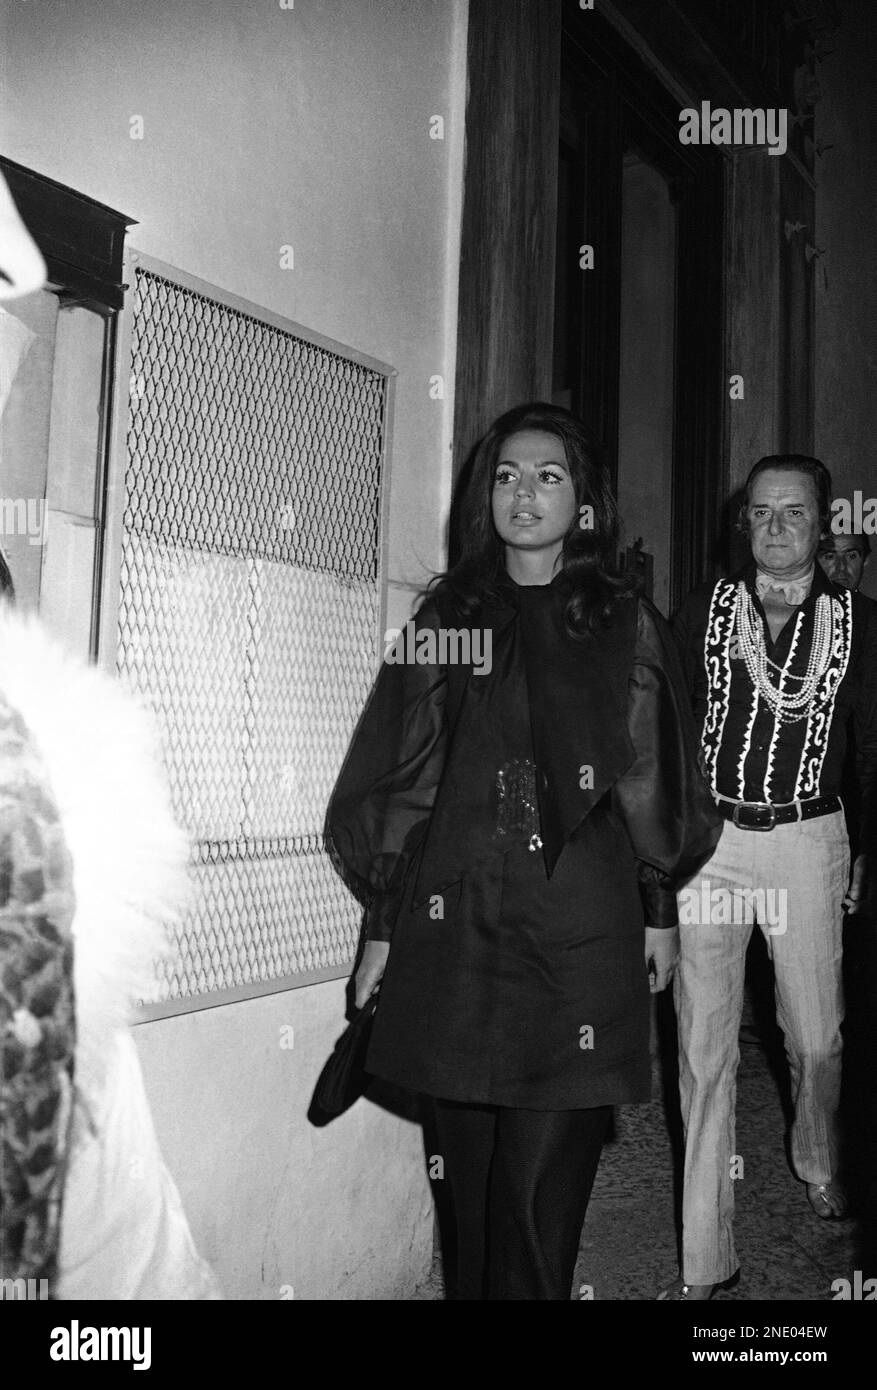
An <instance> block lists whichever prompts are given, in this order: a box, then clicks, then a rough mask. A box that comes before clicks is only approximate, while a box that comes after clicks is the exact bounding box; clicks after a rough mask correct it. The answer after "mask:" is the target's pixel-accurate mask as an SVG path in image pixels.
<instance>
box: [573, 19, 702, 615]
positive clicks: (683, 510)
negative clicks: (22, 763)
mask: <svg viewBox="0 0 877 1390" xmlns="http://www.w3.org/2000/svg"><path fill="white" fill-rule="evenodd" d="M561 72H562V81H563V83H564V90H565V92H568V91H569V89H570V88H573V89H574V91H575V94H576V99H577V103H578V107H579V111H578V117H579V119H578V129H579V141H580V144H579V152H580V156H581V160H582V168H583V189H582V196H583V204H582V223H581V226H582V235H581V240H582V241H583V242H587V243H589V244H591V245H593V246H594V248H595V269H594V270H593V271H589V272H583V273H582V277H581V304H580V307H579V308H578V313H577V314H576V317H577V318H578V320H579V322H580V324H581V331H580V341H581V350H580V359H579V363H578V373H577V377H576V378H575V379H574V381H573V408H574V409H575V410H577V411H578V412H579V413H580V414H581V415H582V416H583V417H584V418H585V419H587V420H588V421H589V422H590V423H591V424H592V427H593V428H594V429H595V430H596V432H597V434H598V437H599V438H600V441H601V443H602V445H603V448H604V450H605V452H606V456H607V460H608V463H609V467H610V470H611V473H612V478H613V483H614V484H616V485H617V474H618V409H619V387H620V347H621V178H622V160H623V154H624V150H625V147H626V146H627V145H628V144H632V145H635V146H636V147H637V148H638V149H639V150H641V152H642V153H643V155H644V156H645V157H646V158H647V159H648V160H649V161H650V162H651V163H653V164H654V165H655V167H656V168H658V170H659V171H660V172H661V174H662V175H663V176H664V177H665V178H666V179H667V181H668V182H669V184H670V189H671V195H672V197H673V199H674V202H675V204H676V208H677V237H676V287H677V289H676V313H675V323H674V365H673V377H674V388H673V394H674V404H673V468H672V486H671V538H670V554H671V573H670V606H671V609H674V608H675V607H676V606H677V605H678V604H679V603H680V602H681V600H682V598H683V597H684V596H685V594H686V593H687V592H688V591H689V590H690V589H692V588H693V587H695V586H696V585H697V584H699V583H702V582H703V581H704V580H707V579H709V578H712V577H714V575H715V574H716V573H717V571H718V567H719V545H720V536H721V524H722V518H721V512H722V504H723V502H724V497H725V492H726V490H727V466H726V460H725V450H724V448H723V444H724V409H725V408H724V401H725V392H724V390H723V380H724V338H725V334H724V303H723V279H724V274H723V271H724V186H725V163H726V161H725V159H724V157H723V155H722V154H720V153H719V152H718V151H717V150H715V149H713V148H712V147H705V148H702V147H700V146H685V145H681V144H680V143H679V138H678V132H679V109H680V108H679V102H678V98H674V97H673V96H672V94H671V93H669V92H668V91H667V89H666V88H665V87H664V85H663V84H662V83H661V82H660V81H659V79H658V78H657V77H655V76H654V74H653V73H652V72H651V71H650V70H649V69H648V68H647V67H646V65H645V64H644V63H643V61H642V60H641V59H640V58H639V56H638V55H637V54H636V53H635V52H634V51H633V49H631V48H630V46H629V45H628V44H627V43H626V42H625V41H624V40H623V39H622V38H621V36H620V35H619V34H618V33H617V32H616V30H615V29H613V27H612V26H611V24H609V22H608V21H607V20H605V19H603V18H601V17H599V16H597V15H596V14H595V13H590V12H588V13H587V14H586V13H583V12H582V11H581V10H579V8H578V7H573V6H565V7H564V13H563V38H562V67H561ZM571 133H572V128H571V118H570V114H569V112H565V120H564V125H563V127H562V130H561V138H562V139H563V138H565V139H567V140H569V139H570V137H571ZM600 256H602V260H600V259H598V258H599V257H600Z"/></svg>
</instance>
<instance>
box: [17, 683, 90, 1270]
mask: <svg viewBox="0 0 877 1390" xmlns="http://www.w3.org/2000/svg"><path fill="white" fill-rule="evenodd" d="M73 908H74V898H73V887H72V865H71V862H70V856H69V854H68V852H67V848H66V845H65V842H64V838H63V835H62V832H61V826H60V822H59V815H58V810H57V807H56V805H55V803H54V800H53V798H52V796H51V793H50V792H49V789H48V784H47V780H46V775H45V770H44V768H43V766H42V763H41V760H40V757H39V754H38V752H37V750H36V748H35V746H34V743H33V740H32V738H31V736H30V734H29V732H28V730H27V728H26V727H25V725H24V723H23V721H22V720H21V718H20V716H19V715H18V714H17V713H16V712H15V711H14V710H13V709H12V708H11V706H10V705H9V704H8V702H7V700H6V699H5V697H4V696H3V694H2V692H0V1050H2V1075H0V1087H2V1090H0V1129H2V1160H0V1276H2V1277H3V1278H15V1279H35V1280H39V1279H47V1280H48V1281H49V1291H50V1296H51V1294H52V1292H53V1289H52V1285H53V1283H54V1279H55V1266H56V1259H57V1251H58V1233H59V1218H60V1197H61V1188H62V1184H63V1179H64V1154H65V1152H66V1146H67V1137H68V1130H69V1120H70V1114H71V1096H72V1083H73V1054H74V1047H75V1036H76V1035H75V1022H74V1006H73V945H72V937H71V922H72V918H73Z"/></svg>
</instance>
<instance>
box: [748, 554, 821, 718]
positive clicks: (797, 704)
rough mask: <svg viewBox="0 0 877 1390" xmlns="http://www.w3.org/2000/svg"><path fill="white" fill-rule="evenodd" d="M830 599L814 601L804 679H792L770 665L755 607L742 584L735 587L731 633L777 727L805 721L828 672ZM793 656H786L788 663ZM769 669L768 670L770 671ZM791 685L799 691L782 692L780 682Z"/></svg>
mask: <svg viewBox="0 0 877 1390" xmlns="http://www.w3.org/2000/svg"><path fill="white" fill-rule="evenodd" d="M831 629H832V613H831V599H830V598H829V596H828V594H820V595H819V597H818V599H817V600H816V616H815V619H814V623H813V641H812V643H811V644H810V656H809V658H808V661H807V670H806V673H805V674H804V675H803V676H795V675H793V674H792V673H791V672H788V671H786V669H785V668H784V667H783V666H778V665H777V663H776V662H775V661H771V659H770V657H769V656H768V654H767V642H766V641H765V636H764V625H763V623H762V621H761V619H760V617H759V616H758V614H757V613H756V611H755V606H754V604H753V602H752V599H751V597H750V595H749V590H748V589H747V588H746V585H745V583H744V582H743V580H741V581H740V583H739V584H738V585H737V597H736V599H735V601H734V632H735V635H736V637H737V640H738V642H739V645H740V653H741V655H742V657H743V660H744V662H745V663H746V671H747V674H748V676H749V679H750V680H751V681H752V684H753V685H754V686H755V688H756V690H757V691H758V694H759V696H760V697H761V699H763V700H764V702H765V704H766V705H767V706H768V708H769V709H770V710H771V711H772V713H773V715H774V718H775V719H776V721H777V723H778V724H794V723H796V722H797V721H798V720H799V719H805V718H806V717H807V715H808V714H809V712H810V706H811V705H812V703H813V698H814V696H815V694H816V688H817V686H818V685H819V682H820V681H821V680H822V678H823V676H824V675H825V673H826V671H827V670H828V666H829V663H830V661H831V645H832V633H831ZM791 656H792V653H791V652H790V653H789V658H788V659H789V660H791ZM769 668H770V669H769ZM771 669H772V670H773V671H777V672H779V684H774V681H773V680H772V678H771ZM784 679H785V680H788V681H794V682H796V684H797V685H798V686H799V687H800V688H799V689H798V690H797V691H796V690H784V689H783V688H782V682H783V680H784Z"/></svg>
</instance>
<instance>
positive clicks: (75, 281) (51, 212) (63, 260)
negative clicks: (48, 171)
mask: <svg viewBox="0 0 877 1390" xmlns="http://www.w3.org/2000/svg"><path fill="white" fill-rule="evenodd" d="M0 169H2V170H3V175H4V177H5V179H6V182H7V183H8V185H9V190H10V192H11V194H12V197H13V198H14V200H15V204H16V206H17V208H18V211H19V213H20V214H21V218H22V221H23V222H24V224H25V226H26V227H27V229H28V231H29V232H30V234H31V236H32V237H33V239H34V241H35V242H36V244H37V246H38V247H39V248H40V251H41V252H42V254H43V257H44V259H45V262H46V267H47V270H48V275H49V282H50V284H51V285H52V286H53V288H55V289H57V290H59V291H60V292H61V294H62V296H63V297H64V299H65V300H68V301H80V302H82V303H84V304H88V305H90V306H91V307H93V308H99V309H104V310H115V309H120V308H121V307H122V301H123V295H124V286H123V283H122V268H123V255H124V248H125V232H126V230H127V228H128V227H131V226H136V223H135V221H134V219H133V218H131V217H126V216H125V214H124V213H121V212H116V211H115V210H114V209H113V208H109V207H107V206H106V205H105V204H104V203H98V202H97V201H96V200H95V199H94V198H87V197H86V196H85V194H83V193H77V192H76V191H75V189H72V188H67V187H66V186H65V185H64V184H62V183H57V182H56V181H55V180H54V179H49V178H46V177H45V176H44V175H43V174H38V173H35V172H34V170H33V169H26V168H25V167H24V165H22V164H16V163H14V162H13V161H12V160H11V159H6V158H5V157H4V156H2V155H0Z"/></svg>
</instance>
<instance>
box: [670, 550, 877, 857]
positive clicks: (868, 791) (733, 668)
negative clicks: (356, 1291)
mask: <svg viewBox="0 0 877 1390" xmlns="http://www.w3.org/2000/svg"><path fill="white" fill-rule="evenodd" d="M741 582H742V583H743V584H744V585H745V587H746V592H747V594H748V595H749V597H750V599H751V602H752V606H753V609H754V611H755V613H756V614H757V615H758V618H759V619H760V621H761V624H762V628H763V632H764V638H763V640H764V642H765V649H766V654H767V656H768V658H769V659H770V661H772V662H774V663H775V667H776V668H778V669H773V678H774V681H775V682H776V681H779V679H780V674H779V673H780V671H781V670H782V669H783V668H784V667H785V668H787V669H788V670H789V671H794V673H795V674H796V675H799V676H801V675H804V673H805V672H806V671H807V664H808V660H809V657H810V653H811V646H812V642H813V636H814V630H815V628H816V616H817V604H818V603H819V602H820V601H821V602H823V603H825V602H830V604H831V629H830V637H831V641H830V647H831V653H830V658H829V661H828V665H827V669H826V670H825V672H824V675H823V678H822V680H821V681H819V682H818V683H817V688H816V690H815V692H814V698H813V700H812V701H811V704H810V707H809V708H807V709H806V717H805V718H802V719H800V720H798V721H797V722H796V723H790V724H785V725H783V726H782V727H780V726H779V725H778V721H777V720H776V718H775V717H774V714H773V712H772V710H771V709H770V707H769V706H768V704H767V703H766V701H765V700H764V699H763V698H759V695H758V692H757V690H756V689H755V686H754V685H753V682H752V680H751V679H750V677H749V674H748V671H747V664H746V661H745V659H744V652H743V650H742V649H741V644H740V641H739V637H738V635H737V633H736V631H735V624H734V609H735V605H736V600H737V591H738V586H739V584H740V583H741ZM673 630H674V634H675V636H676V639H677V642H678V644H679V648H680V651H681V655H682V661H683V668H684V672H685V677H686V682H687V685H688V689H689V692H690V695H691V699H692V702H693V705H694V713H695V718H696V719H697V720H698V722H699V723H700V727H701V739H702V744H703V753H704V762H705V764H706V768H707V773H708V776H709V778H710V781H711V783H712V787H713V790H714V792H718V793H720V794H721V795H722V796H727V797H730V798H731V799H732V800H735V801H738V800H746V801H770V802H773V803H774V804H781V803H783V802H788V801H794V800H795V799H796V798H799V797H802V798H807V797H821V796H839V795H840V794H841V791H842V788H843V773H844V763H845V759H846V757H847V752H848V749H850V747H851V746H853V747H854V750H855V760H856V774H857V780H858V784H859V789H860V793H861V806H862V815H861V820H860V825H859V835H858V847H859V852H862V853H874V850H875V846H877V604H873V603H871V602H870V601H869V600H868V599H866V598H864V597H863V596H862V595H861V594H856V593H852V592H851V591H850V590H848V589H843V588H841V586H840V585H838V584H832V583H831V581H830V580H829V579H827V578H826V576H825V574H824V573H823V571H822V569H821V568H820V567H819V566H817V567H816V571H815V574H814V576H813V586H812V589H811V591H810V594H809V596H808V598H807V599H806V601H805V602H804V603H803V604H802V605H801V607H800V609H799V611H798V612H797V613H794V612H790V614H789V618H788V621H787V622H786V624H785V625H784V627H783V628H782V630H781V631H780V633H779V635H778V636H777V639H776V641H775V642H774V641H772V640H771V637H770V630H769V628H768V626H767V618H766V615H765V613H764V609H763V607H762V605H761V601H760V599H759V598H758V594H757V592H756V568H755V564H754V563H750V564H748V565H747V566H745V567H744V568H743V569H742V570H741V571H740V572H739V573H738V574H736V575H734V576H733V577H732V578H730V579H720V580H719V581H718V583H716V584H709V585H703V586H702V587H701V588H699V589H695V590H694V592H693V593H691V594H689V596H688V598H687V599H686V600H685V602H684V603H683V604H682V607H681V608H680V609H679V612H678V613H677V615H676V617H675V619H674V622H673ZM793 688H797V687H793Z"/></svg>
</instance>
